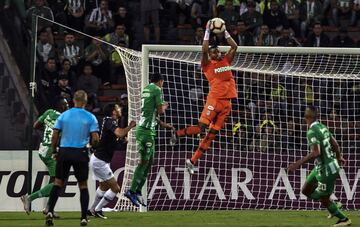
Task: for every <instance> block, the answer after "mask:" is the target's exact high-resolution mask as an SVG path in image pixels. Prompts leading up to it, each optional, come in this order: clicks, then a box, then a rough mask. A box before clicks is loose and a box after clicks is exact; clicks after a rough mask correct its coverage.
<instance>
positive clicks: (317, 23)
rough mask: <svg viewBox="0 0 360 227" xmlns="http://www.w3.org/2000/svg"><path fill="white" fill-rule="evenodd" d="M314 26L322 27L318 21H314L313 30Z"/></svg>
mask: <svg viewBox="0 0 360 227" xmlns="http://www.w3.org/2000/svg"><path fill="white" fill-rule="evenodd" d="M316 25H320V26H322V24H321V22H320V21H315V23H314V25H313V28H314V27H315V26H316Z"/></svg>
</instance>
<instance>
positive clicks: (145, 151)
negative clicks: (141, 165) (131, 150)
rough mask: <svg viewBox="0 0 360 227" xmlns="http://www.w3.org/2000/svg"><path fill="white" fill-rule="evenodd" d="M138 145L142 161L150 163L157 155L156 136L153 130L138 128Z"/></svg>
mask: <svg viewBox="0 0 360 227" xmlns="http://www.w3.org/2000/svg"><path fill="white" fill-rule="evenodd" d="M136 143H137V145H138V151H139V154H140V159H141V160H144V161H149V160H150V159H153V158H154V155H155V135H154V133H153V131H152V130H148V129H144V128H142V127H137V128H136Z"/></svg>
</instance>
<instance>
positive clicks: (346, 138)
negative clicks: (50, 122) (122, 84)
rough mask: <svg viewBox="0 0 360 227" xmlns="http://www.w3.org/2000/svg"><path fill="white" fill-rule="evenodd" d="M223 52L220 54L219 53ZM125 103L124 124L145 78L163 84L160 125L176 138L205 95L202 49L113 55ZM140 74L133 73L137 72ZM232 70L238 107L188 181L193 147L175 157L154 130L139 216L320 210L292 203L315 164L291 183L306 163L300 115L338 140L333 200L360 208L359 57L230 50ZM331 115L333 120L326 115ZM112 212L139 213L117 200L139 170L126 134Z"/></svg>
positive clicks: (346, 52)
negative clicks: (296, 166) (316, 111)
mask: <svg viewBox="0 0 360 227" xmlns="http://www.w3.org/2000/svg"><path fill="white" fill-rule="evenodd" d="M228 48H229V47H220V49H221V51H222V52H224V51H226V50H227V49H228ZM117 51H118V53H119V55H120V56H121V58H122V61H123V64H124V68H125V73H126V78H127V84H128V95H129V120H135V121H137V120H138V119H139V114H140V104H139V103H140V99H141V90H142V89H143V88H144V87H145V86H146V85H147V84H148V83H149V82H148V80H149V73H152V72H160V73H162V74H163V75H164V76H165V85H164V88H163V90H164V98H165V101H167V102H169V104H170V108H169V109H168V110H167V111H166V113H165V116H163V119H164V120H165V121H166V122H168V123H171V124H173V125H174V126H175V127H176V128H177V129H179V128H183V127H185V126H186V125H189V124H197V120H198V118H199V116H200V113H201V111H202V108H203V105H204V101H205V99H206V94H207V92H208V89H209V86H208V84H207V81H206V79H205V78H204V76H203V75H202V74H203V73H202V72H201V69H200V58H201V46H181V45H176V46H174V45H143V46H142V51H141V52H137V51H133V50H129V49H124V48H117ZM139 69H141V70H139ZM232 70H233V74H234V78H235V80H236V82H237V86H238V94H239V98H238V99H236V100H233V107H232V113H231V116H230V117H229V120H228V122H227V123H226V125H225V126H224V128H223V129H222V130H221V132H220V133H219V135H217V137H216V139H215V141H214V142H213V144H212V145H211V148H210V149H209V151H207V152H206V154H205V156H204V157H203V158H202V159H201V160H200V161H199V163H198V165H197V171H196V172H195V175H193V176H190V175H189V174H188V173H187V172H186V169H185V164H184V161H185V159H186V158H189V157H191V154H192V153H193V151H194V150H195V149H196V147H197V146H198V144H199V138H198V137H189V138H184V139H181V140H179V141H178V144H177V145H176V146H175V147H171V146H170V145H169V144H168V140H169V136H170V134H169V132H168V131H167V130H164V129H159V130H158V136H157V139H156V156H155V160H154V164H153V167H152V170H151V173H150V174H149V178H148V182H147V186H148V187H147V188H146V189H145V190H144V191H143V196H145V197H146V198H147V199H148V207H147V208H141V209H140V210H141V211H146V210H185V209H194V210H198V209H318V208H320V206H319V203H316V202H313V201H310V200H307V199H306V198H305V196H304V195H302V194H301V193H300V188H301V185H302V184H303V183H304V182H305V178H306V175H307V174H308V171H309V170H311V168H312V167H313V164H308V165H304V166H302V168H301V169H300V170H298V171H297V172H295V173H294V174H288V173H287V172H286V167H287V166H288V165H289V164H290V163H292V162H294V161H295V160H297V159H299V158H301V157H302V156H304V155H306V153H307V152H308V151H307V150H308V149H307V142H306V135H305V132H306V126H305V125H304V124H303V122H302V117H303V116H302V115H303V110H304V107H306V105H309V104H313V105H316V106H319V108H320V110H321V118H320V119H321V121H323V122H324V123H325V124H327V125H328V126H329V128H330V130H331V131H332V132H333V134H334V136H335V137H336V138H337V140H339V142H340V144H341V146H342V148H343V149H342V150H343V153H344V156H345V158H347V159H348V160H349V162H348V164H347V166H345V167H344V168H343V169H342V170H341V172H340V178H339V181H338V182H337V187H336V189H335V193H334V196H335V197H337V199H339V200H340V201H341V202H342V203H343V204H344V207H345V208H346V209H358V208H360V202H359V201H358V200H357V199H356V195H358V193H360V192H359V191H358V190H357V184H358V183H357V182H358V178H359V177H360V170H359V169H358V168H357V165H358V161H360V153H359V154H357V153H356V151H357V149H358V146H359V145H360V143H359V142H360V132H359V130H358V127H359V126H360V119H359V117H358V115H359V114H360V111H359V110H360V98H359V97H360V50H359V49H358V48H306V47H303V48H293V47H240V46H239V47H238V50H237V54H236V56H235V58H234V60H233V64H232ZM334 111H335V113H333V112H334ZM128 139H129V142H128V145H127V146H128V147H127V152H126V165H125V172H124V178H123V184H122V189H121V194H120V197H119V200H118V202H117V206H116V207H117V209H119V210H138V209H135V208H134V207H132V206H131V204H130V203H129V202H128V201H127V200H126V198H124V197H123V196H122V195H123V193H124V192H125V191H126V190H128V189H129V187H130V183H131V180H132V175H133V171H134V170H135V167H136V164H137V159H138V156H137V149H136V141H135V133H134V132H130V134H129V136H128Z"/></svg>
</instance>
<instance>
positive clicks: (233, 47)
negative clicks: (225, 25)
mask: <svg viewBox="0 0 360 227" xmlns="http://www.w3.org/2000/svg"><path fill="white" fill-rule="evenodd" d="M224 33H225V38H226V41H227V43H228V44H229V46H230V50H229V51H228V52H227V53H226V58H227V59H228V61H229V63H231V62H232V60H233V59H234V56H235V54H236V50H237V47H238V46H237V44H236V42H235V40H234V39H233V38H232V37H231V35H230V34H229V32H228V31H227V30H225V32H224Z"/></svg>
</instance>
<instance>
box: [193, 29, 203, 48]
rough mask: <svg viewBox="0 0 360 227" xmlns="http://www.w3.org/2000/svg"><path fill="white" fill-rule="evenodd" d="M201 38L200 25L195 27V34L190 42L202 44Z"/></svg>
mask: <svg viewBox="0 0 360 227" xmlns="http://www.w3.org/2000/svg"><path fill="white" fill-rule="evenodd" d="M203 38H204V29H203V28H202V27H197V28H196V29H195V36H194V38H193V41H192V44H194V45H202V42H203Z"/></svg>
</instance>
